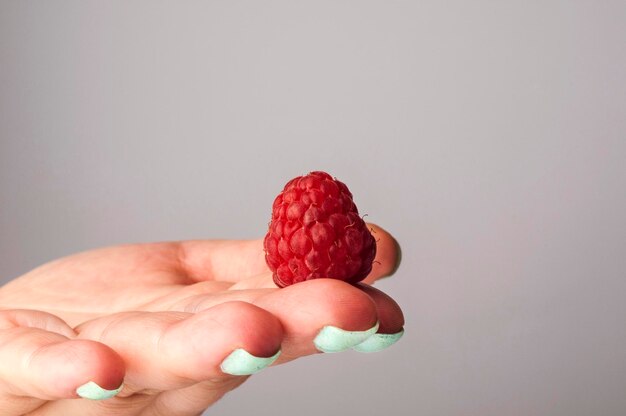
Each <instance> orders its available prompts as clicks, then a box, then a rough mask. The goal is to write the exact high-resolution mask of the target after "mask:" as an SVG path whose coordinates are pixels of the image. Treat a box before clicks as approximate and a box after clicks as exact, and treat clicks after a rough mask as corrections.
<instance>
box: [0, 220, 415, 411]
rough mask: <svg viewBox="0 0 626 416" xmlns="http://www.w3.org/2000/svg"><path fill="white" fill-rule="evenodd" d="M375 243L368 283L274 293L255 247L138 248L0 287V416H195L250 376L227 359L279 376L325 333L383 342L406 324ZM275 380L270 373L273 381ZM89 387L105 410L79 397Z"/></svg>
mask: <svg viewBox="0 0 626 416" xmlns="http://www.w3.org/2000/svg"><path fill="white" fill-rule="evenodd" d="M371 227H372V230H373V231H374V232H375V236H376V238H377V239H378V253H377V257H376V260H375V263H374V267H373V270H372V273H371V274H370V276H368V278H367V279H366V280H365V281H364V282H362V283H360V284H358V285H355V286H353V285H349V284H346V283H344V282H341V281H337V280H333V279H317V280H313V281H308V282H303V283H299V284H296V285H293V286H289V287H287V288H284V289H277V288H276V286H275V285H274V283H273V281H272V276H271V272H270V271H269V270H268V268H267V265H266V264H265V261H264V257H263V256H264V254H263V247H262V240H246V241H184V242H171V243H154V244H137V245H125V246H117V247H110V248H103V249H98V250H94V251H88V252H84V253H79V254H75V255H72V256H69V257H65V258H61V259H58V260H55V261H53V262H50V263H48V264H45V265H43V266H41V267H38V268H36V269H34V270H32V271H31V272H29V273H27V274H25V275H23V276H21V277H19V278H17V279H15V280H13V281H12V282H10V283H8V284H7V285H5V286H4V287H2V288H0V362H2V363H3V365H2V366H0V409H2V410H3V415H7V416H10V415H23V414H28V415H60V414H89V415H172V416H178V415H198V414H200V413H202V411H204V410H205V409H206V408H207V407H209V406H211V405H212V404H213V403H215V402H216V401H217V400H218V399H219V398H220V397H222V396H223V395H224V394H225V393H227V392H228V391H230V390H232V389H234V388H236V387H238V386H239V385H241V384H242V383H243V382H244V381H245V380H246V379H247V378H248V377H249V376H233V375H229V374H225V373H224V372H222V371H221V369H220V363H221V362H222V361H223V360H224V359H225V358H226V357H227V356H228V355H229V354H230V353H231V352H233V351H234V350H235V349H237V348H243V349H245V350H246V351H248V352H249V353H250V354H253V355H255V356H258V357H271V356H273V355H274V354H275V353H276V352H277V351H278V350H279V349H280V350H282V354H281V355H280V358H279V359H278V360H277V361H276V362H275V363H274V364H273V365H282V364H284V363H287V362H289V361H291V360H295V359H297V358H300V357H303V356H307V355H311V354H316V353H319V351H317V350H316V349H315V347H314V344H313V339H314V338H315V336H316V335H317V333H318V332H319V331H320V330H321V329H322V328H323V327H324V326H326V325H333V326H336V327H338V328H342V329H345V330H348V331H364V330H367V329H369V328H372V327H373V326H374V325H375V324H376V322H379V325H380V326H379V329H378V332H379V333H386V334H392V333H397V332H398V331H400V330H401V329H402V327H403V325H404V318H403V316H402V311H401V309H400V307H399V306H398V305H397V303H396V302H394V301H393V300H392V299H391V298H390V297H389V296H387V295H386V294H384V293H383V292H381V291H379V290H377V289H375V288H373V287H372V286H371V284H372V283H373V282H375V281H376V280H377V279H379V278H382V277H385V276H388V275H390V274H392V273H393V272H394V271H395V270H396V269H397V266H398V263H399V258H400V255H399V248H398V245H397V242H396V241H395V240H394V239H393V237H392V236H391V235H390V234H388V233H387V232H386V231H384V230H383V229H382V228H380V227H378V226H376V225H373V224H371ZM270 371H271V370H270ZM89 381H93V382H95V383H97V384H98V385H99V386H101V387H102V388H104V389H107V390H113V389H115V388H117V387H119V386H120V384H122V382H123V383H124V387H123V389H122V391H121V392H120V393H119V394H118V395H117V396H116V397H113V398H111V399H107V400H101V401H94V400H87V399H81V398H79V397H78V396H77V394H76V388H77V387H79V386H81V385H83V384H85V383H87V382H89Z"/></svg>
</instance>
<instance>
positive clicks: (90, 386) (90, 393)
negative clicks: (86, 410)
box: [76, 381, 124, 400]
mask: <svg viewBox="0 0 626 416" xmlns="http://www.w3.org/2000/svg"><path fill="white" fill-rule="evenodd" d="M122 387H124V384H121V385H120V386H119V387H118V388H116V389H114V390H107V389H103V388H102V387H100V386H99V385H97V384H96V383H94V382H93V381H90V382H88V383H85V384H83V385H82V386H80V387H79V388H77V389H76V394H78V395H79V396H80V397H82V398H84V399H89V400H104V399H110V398H111V397H113V396H115V395H117V393H119V392H120V391H121V390H122Z"/></svg>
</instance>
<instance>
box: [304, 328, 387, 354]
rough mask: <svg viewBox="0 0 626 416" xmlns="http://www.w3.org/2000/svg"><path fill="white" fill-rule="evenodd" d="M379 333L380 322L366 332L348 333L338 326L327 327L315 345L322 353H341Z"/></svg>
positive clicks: (315, 341) (316, 339)
mask: <svg viewBox="0 0 626 416" xmlns="http://www.w3.org/2000/svg"><path fill="white" fill-rule="evenodd" d="M376 331H378V322H376V325H374V326H373V327H372V328H370V329H368V330H366V331H346V330H343V329H341V328H337V327H336V326H331V325H329V326H325V327H324V328H322V330H321V331H320V332H319V334H317V336H316V337H315V339H314V340H313V343H314V344H315V347H316V348H317V349H318V350H320V351H321V352H341V351H345V350H348V349H350V348H352V347H354V346H355V345H358V344H360V343H362V342H363V341H365V340H366V339H367V338H369V337H370V336H372V335H373V334H375V333H376Z"/></svg>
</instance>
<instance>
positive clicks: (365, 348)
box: [352, 283, 404, 352]
mask: <svg viewBox="0 0 626 416" xmlns="http://www.w3.org/2000/svg"><path fill="white" fill-rule="evenodd" d="M357 286H358V287H359V288H360V289H361V290H362V291H364V292H365V293H367V294H368V295H369V297H370V298H372V300H373V301H374V303H375V304H376V308H377V310H378V321H379V323H380V325H379V327H378V331H377V332H376V333H375V334H373V335H372V336H371V337H369V338H367V339H366V340H365V341H363V342H362V343H360V344H358V345H355V346H354V347H352V349H354V350H356V351H359V352H378V351H382V350H384V349H386V348H389V347H390V346H392V345H393V344H395V343H396V342H398V340H399V339H400V338H402V336H403V335H404V314H403V313H402V309H401V308H400V306H399V305H398V304H397V303H396V301H395V300H393V299H392V298H391V297H390V296H389V295H387V294H386V293H384V292H382V291H380V290H378V289H376V288H375V287H372V286H369V285H367V284H365V283H359V284H357Z"/></svg>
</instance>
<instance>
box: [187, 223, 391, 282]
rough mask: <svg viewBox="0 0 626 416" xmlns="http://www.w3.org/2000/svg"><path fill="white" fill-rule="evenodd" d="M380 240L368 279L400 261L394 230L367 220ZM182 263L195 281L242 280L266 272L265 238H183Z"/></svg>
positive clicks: (382, 272) (386, 273)
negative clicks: (230, 239) (227, 239)
mask: <svg viewBox="0 0 626 416" xmlns="http://www.w3.org/2000/svg"><path fill="white" fill-rule="evenodd" d="M368 226H369V227H370V229H371V231H372V234H373V235H374V237H375V238H376V240H377V255H376V259H375V260H374V266H373V268H372V273H371V274H370V277H368V279H369V281H373V280H376V279H379V278H381V277H384V276H389V275H391V274H393V273H394V272H395V271H396V270H397V268H398V266H399V261H400V246H399V245H398V242H397V241H396V240H395V239H394V238H393V236H392V235H391V234H389V233H388V232H387V231H385V230H384V229H383V228H381V227H380V226H378V225H375V224H368ZM179 247H180V249H179V256H180V263H181V265H182V266H183V269H184V271H185V272H186V273H187V274H188V276H189V277H190V278H191V279H192V280H195V281H203V280H223V281H228V282H239V281H241V280H243V279H246V278H248V277H250V276H255V275H259V274H262V273H266V272H267V271H268V270H269V269H268V266H267V264H266V263H265V253H264V250H263V240H262V239H257V240H239V241H215V240H214V241H211V240H208V241H203V240H194V241H182V242H180V243H179Z"/></svg>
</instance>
